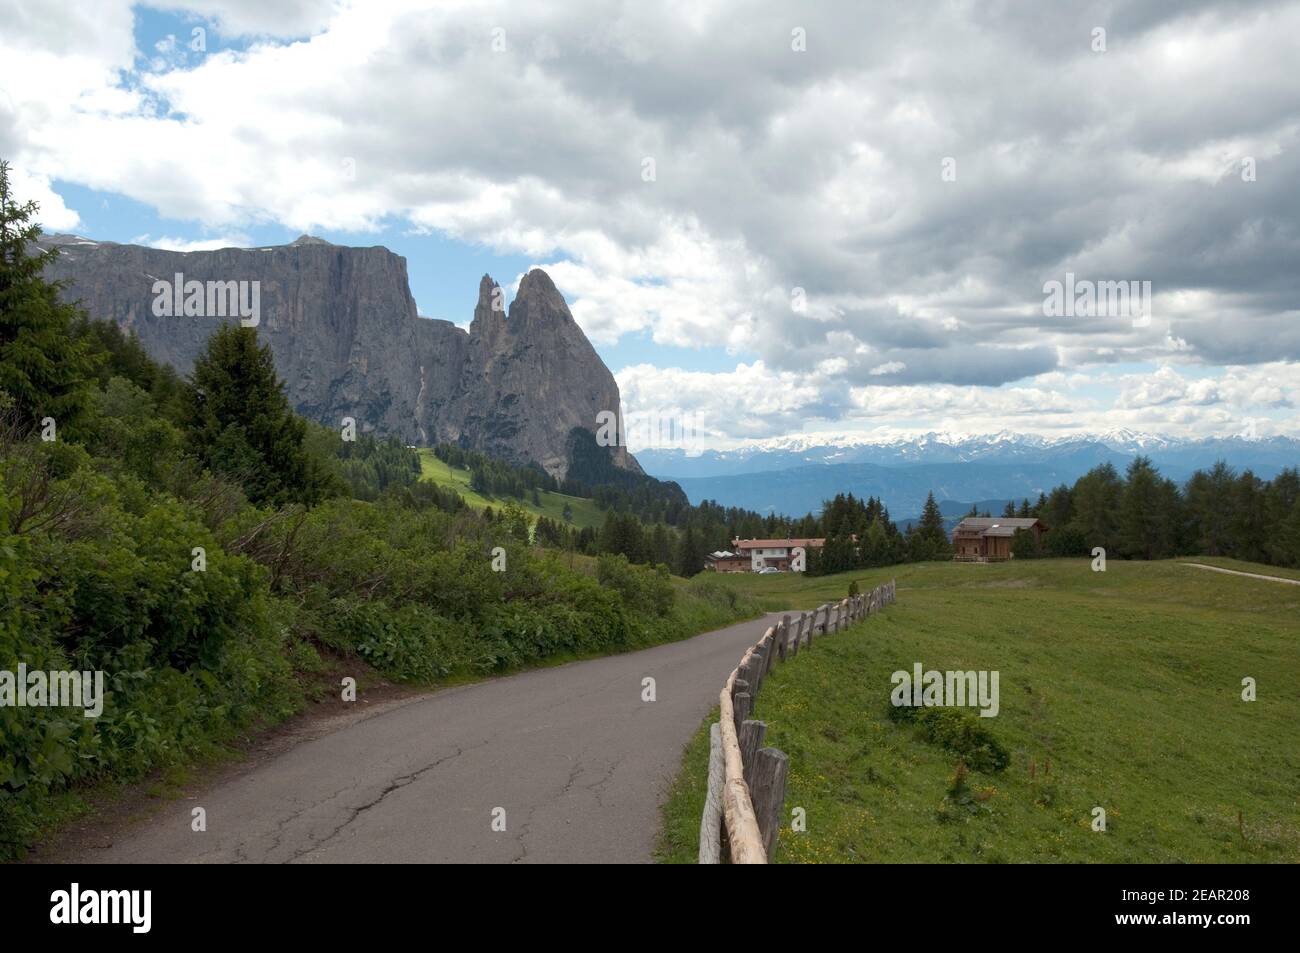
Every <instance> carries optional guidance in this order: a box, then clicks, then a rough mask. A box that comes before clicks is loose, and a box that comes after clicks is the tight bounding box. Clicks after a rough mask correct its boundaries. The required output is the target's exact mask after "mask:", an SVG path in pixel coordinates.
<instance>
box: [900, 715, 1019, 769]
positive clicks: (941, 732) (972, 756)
mask: <svg viewBox="0 0 1300 953" xmlns="http://www.w3.org/2000/svg"><path fill="white" fill-rule="evenodd" d="M888 712H889V719H890V720H891V721H894V722H898V723H900V724H915V725H916V726H917V728H918V729H919V730H920V733H921V736H922V737H923V738H924V739H925V740H926V741H928V742H930V743H931V744H936V745H939V746H941V747H943V748H946V749H947V750H949V751H951V752H953V753H954V754H956V755H958V756H960V757H961V759H962V760H963V761H964V762H965V763H966V765H968V766H969V767H971V768H973V769H974V770H976V771H1001V770H1003V769H1004V768H1006V766H1007V765H1009V764H1010V763H1011V755H1010V753H1009V752H1008V751H1007V749H1006V748H1005V747H1003V745H1002V743H1001V742H1000V741H998V739H997V738H996V737H995V736H994V735H993V732H992V731H990V730H989V729H988V728H987V727H985V725H984V724H983V722H982V721H981V719H980V718H979V716H978V715H976V714H975V713H974V712H972V711H970V710H969V709H967V708H947V707H938V706H936V707H924V706H921V707H918V706H915V705H894V704H892V703H891V704H890V705H889V708H888Z"/></svg>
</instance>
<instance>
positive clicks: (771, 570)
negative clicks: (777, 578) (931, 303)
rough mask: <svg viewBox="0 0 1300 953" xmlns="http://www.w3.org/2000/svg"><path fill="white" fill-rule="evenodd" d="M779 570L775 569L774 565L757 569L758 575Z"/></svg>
mask: <svg viewBox="0 0 1300 953" xmlns="http://www.w3.org/2000/svg"><path fill="white" fill-rule="evenodd" d="M780 571H781V570H779V569H777V568H776V567H775V566H764V567H763V568H762V569H760V570H759V571H758V574H759V575H760V576H766V575H767V574H768V573H773V572H780Z"/></svg>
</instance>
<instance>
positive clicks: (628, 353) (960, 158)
mask: <svg viewBox="0 0 1300 953" xmlns="http://www.w3.org/2000/svg"><path fill="white" fill-rule="evenodd" d="M1297 62H1300V2H1290V3H1269V2H1249V0H1233V2H1218V3H1215V2H1198V0H1184V2H1172V0H1170V2H1164V0H1148V2H1141V3H1125V2H1086V0H1085V2H1080V3H1071V4H1068V5H1067V4H1044V3H1042V2H1012V0H1003V2H983V3H976V2H950V3H943V2H926V3H919V2H918V3H904V2H888V3H869V4H867V3H861V2H856V3H855V2H843V3H834V2H824V3H810V4H792V3H791V4H777V3H752V2H751V3H739V2H734V3H732V2H718V3H711V2H705V0H684V2H668V3H660V4H646V3H636V2H626V3H620V2H609V3H599V4H597V3H585V2H579V0H574V2H568V3H565V4H525V3H520V2H515V3H499V2H497V3H480V2H456V0H448V2H441V3H437V4H430V3H409V2H389V0H377V2H376V0H372V2H368V3H360V4H355V5H354V4H352V3H349V2H340V0H283V2H275V0H177V2H159V3H156V4H150V5H143V4H133V3H130V2H127V0H98V2H96V3H84V2H75V0H0V157H3V158H6V159H8V160H9V161H10V162H11V163H12V164H13V167H14V172H13V177H14V186H15V189H16V191H17V193H18V195H19V197H20V198H24V199H26V198H31V199H35V200H36V201H38V202H39V203H40V205H41V216H40V217H41V219H42V223H43V225H44V226H45V227H46V228H47V229H48V230H50V231H59V232H75V233H77V234H81V235H84V236H86V237H89V238H94V239H98V240H111V241H119V242H135V243H139V244H145V245H153V246H158V247H166V248H175V249H181V250H188V249H197V248H211V247H221V246H227V245H238V246H253V245H267V244H272V243H283V242H288V241H292V240H293V239H294V238H296V237H298V236H299V235H300V234H304V233H307V234H311V235H315V236H319V237H322V238H325V239H327V240H329V241H333V242H337V243H340V244H348V245H384V246H386V247H388V248H390V249H392V250H393V251H395V252H397V253H399V254H401V255H404V256H406V258H407V262H408V270H409V273H410V276H411V286H412V287H411V290H412V294H413V295H414V297H415V299H416V302H417V305H418V307H419V310H420V313H421V314H423V315H425V316H429V317H437V318H445V319H447V320H451V321H454V322H456V323H458V324H462V325H467V324H468V321H469V319H470V317H471V315H472V311H473V307H474V303H475V300H476V297H477V290H478V279H479V277H480V276H481V275H483V274H484V273H489V274H491V275H492V276H493V277H494V278H496V279H497V280H498V281H500V282H501V283H502V284H503V285H505V286H507V287H512V286H514V285H517V282H518V280H519V278H520V277H522V275H523V274H524V273H525V272H526V271H527V270H528V269H529V268H532V267H541V268H544V269H545V270H546V271H547V272H548V273H549V274H550V275H551V277H552V279H553V280H554V281H555V283H556V285H557V287H558V288H559V289H560V291H561V292H562V293H563V294H564V296H565V298H566V300H567V301H568V302H569V305H570V307H571V309H572V311H573V314H574V317H575V319H576V320H577V321H578V323H579V324H580V325H581V326H582V328H583V330H584V331H585V332H586V333H587V335H588V337H589V338H591V340H592V343H593V344H594V345H595V347H596V349H597V351H598V353H599V354H600V355H601V357H602V358H603V359H604V361H605V362H606V364H607V365H608V366H609V367H610V369H611V370H612V371H613V372H614V373H615V376H616V377H617V379H618V382H619V386H620V389H621V391H622V395H623V401H624V404H625V407H626V409H627V411H628V412H629V414H631V415H632V416H634V417H635V416H636V415H644V416H649V417H653V418H657V419H672V418H677V419H681V420H683V421H686V422H689V426H690V427H691V428H692V431H693V433H694V435H695V440H694V443H695V445H696V446H716V447H727V446H733V445H736V444H738V443H742V442H747V441H755V440H764V439H771V438H781V437H789V436H791V435H797V434H807V433H825V434H828V435H829V434H833V435H836V436H837V437H841V438H842V437H843V436H845V435H854V434H860V435H862V436H863V437H864V438H866V439H873V438H884V437H892V436H900V435H906V434H908V433H923V432H926V431H944V432H948V433H953V434H980V433H992V432H998V431H1008V430H1009V431H1013V432H1021V433H1031V434H1038V435H1043V436H1048V437H1052V436H1065V435H1071V434H1079V433H1097V432H1105V431H1110V430H1115V429H1119V428H1128V429H1131V430H1136V431H1141V432H1149V433H1158V434H1166V435H1172V436H1183V437H1201V436H1224V435H1232V434H1253V435H1258V436H1261V437H1265V436H1271V435H1274V434H1286V435H1292V436H1297V435H1300V411H1298V410H1297V404H1298V403H1300V187H1297V183H1298V182H1300V175H1298V173H1300V159H1298V157H1300V149H1298V147H1300V141H1298V137H1300V83H1297V82H1296V80H1295V71H1296V63H1297ZM1120 282H1122V283H1123V285H1122V288H1123V289H1124V290H1126V291H1127V290H1131V291H1132V292H1133V293H1132V296H1131V297H1129V298H1128V299H1127V300H1121V299H1119V298H1118V297H1117V295H1118V291H1116V289H1117V288H1119V287H1121V286H1120V285H1118V284H1116V283H1120ZM1053 283H1056V284H1053ZM1130 283H1131V284H1130ZM1058 285H1059V288H1060V289H1065V288H1069V289H1070V291H1069V292H1063V293H1062V294H1056V293H1054V289H1056V288H1057V286H1058ZM1107 289H1108V291H1107ZM1093 291H1098V295H1097V298H1095V299H1094V297H1093V296H1092V292H1093ZM1065 297H1068V298H1069V301H1068V303H1067V304H1066V305H1065V306H1062V302H1063V301H1064V299H1065ZM1098 299H1099V300H1098ZM1099 301H1100V303H1099ZM1107 302H1109V303H1107ZM633 433H634V434H635V430H634V431H633ZM633 449H634V450H635V449H637V448H636V447H633Z"/></svg>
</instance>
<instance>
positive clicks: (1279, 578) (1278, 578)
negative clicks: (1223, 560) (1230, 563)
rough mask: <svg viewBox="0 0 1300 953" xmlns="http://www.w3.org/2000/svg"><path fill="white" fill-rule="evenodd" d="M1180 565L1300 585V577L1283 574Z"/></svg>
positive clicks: (1202, 564) (1289, 584) (1192, 564)
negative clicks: (1292, 577)
mask: <svg viewBox="0 0 1300 953" xmlns="http://www.w3.org/2000/svg"><path fill="white" fill-rule="evenodd" d="M1182 565H1184V566H1195V567H1196V568H1197V569H1208V570H1210V572H1226V573H1227V574H1228V575H1230V576H1249V577H1250V578H1251V579H1267V580H1268V581H1269V582H1284V583H1286V584H1287V585H1288V586H1300V579H1287V578H1285V577H1284V576H1265V575H1263V574H1261V573H1257V572H1242V571H1241V570H1239V569H1222V568H1220V567H1219V566H1207V565H1205V563H1183V564H1182Z"/></svg>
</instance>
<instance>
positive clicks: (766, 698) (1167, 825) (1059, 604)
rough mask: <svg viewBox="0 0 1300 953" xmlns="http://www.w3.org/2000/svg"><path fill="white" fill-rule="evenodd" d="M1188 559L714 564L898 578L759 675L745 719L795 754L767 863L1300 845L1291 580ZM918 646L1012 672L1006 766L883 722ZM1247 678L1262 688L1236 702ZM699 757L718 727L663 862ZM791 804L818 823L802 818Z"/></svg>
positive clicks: (785, 589) (776, 579) (930, 653)
mask: <svg viewBox="0 0 1300 953" xmlns="http://www.w3.org/2000/svg"><path fill="white" fill-rule="evenodd" d="M1196 561H1197V562H1205V563H1211V564H1214V565H1220V566H1223V567H1224V568H1232V569H1238V570H1242V571H1246V572H1258V573H1262V574H1271V575H1283V576H1288V577H1294V576H1295V575H1297V574H1295V573H1287V572H1279V571H1277V570H1274V569H1273V568H1272V567H1267V566H1258V565H1254V564H1250V563H1241V562H1237V561H1233V560H1220V559H1197V560H1196ZM1181 562H1182V561H1179V560H1169V561H1162V562H1125V561H1116V560H1111V561H1110V562H1109V563H1108V565H1107V569H1106V571H1105V572H1093V571H1091V568H1090V564H1089V561H1088V560H1050V559H1049V560H1036V561H1019V562H1010V563H1002V564H994V565H979V564H956V563H919V564H913V565H906V566H898V567H891V568H888V569H884V570H875V571H866V572H859V573H848V574H843V575H840V576H831V577H824V578H819V579H818V578H814V579H805V578H802V577H799V576H795V575H789V574H782V575H770V576H754V575H748V574H746V575H736V576H722V577H720V579H721V580H723V584H725V585H728V586H731V587H734V588H735V589H737V590H740V591H743V592H747V593H750V594H753V595H754V596H756V597H757V598H758V600H759V602H760V604H762V606H763V607H764V608H766V609H782V608H789V609H806V608H811V607H813V606H815V605H817V604H819V603H820V602H822V601H825V600H828V599H831V598H838V597H840V596H842V595H844V594H845V593H846V592H847V589H848V585H849V582H850V581H851V580H856V581H857V582H858V584H859V586H860V587H861V588H862V589H864V590H866V589H869V588H871V587H873V586H875V585H877V584H878V583H879V582H881V581H884V580H886V579H889V578H896V579H897V580H898V601H897V603H896V604H894V605H892V606H889V607H888V608H887V609H886V610H885V611H884V612H883V613H881V614H880V615H877V616H872V617H871V618H869V619H867V620H866V621H864V622H863V623H860V624H858V625H855V626H853V627H852V628H850V629H848V630H846V631H844V632H841V633H838V634H836V635H832V636H828V637H826V638H825V639H824V640H819V641H818V642H816V643H815V644H814V646H813V647H812V649H811V650H810V651H804V652H800V653H799V655H798V656H797V657H796V658H794V659H793V660H792V661H789V662H786V663H785V664H784V665H778V666H777V667H776V669H775V670H774V671H773V673H772V675H771V676H770V677H769V678H768V680H767V681H765V682H764V685H763V689H762V693H761V694H760V696H759V698H758V701H757V705H756V711H755V714H754V715H753V716H752V717H754V718H757V719H760V720H762V721H764V722H765V723H766V724H767V741H766V743H767V744H769V745H771V746H773V747H776V748H779V749H781V750H782V751H784V752H785V753H786V754H787V755H788V756H789V758H790V776H789V781H788V785H787V789H786V801H785V817H786V823H785V824H784V825H783V829H782V831H781V834H780V838H779V842H778V845H777V849H776V851H775V856H774V858H773V860H774V861H775V862H777V863H816V862H827V863H844V862H867V863H874V862H890V863H900V862H943V863H947V862H984V863H1025V862H1031V863H1205V862H1228V863H1237V862H1289V863H1295V862H1297V861H1300V692H1298V691H1297V690H1296V686H1297V685H1298V684H1300V586H1290V585H1284V584H1281V583H1275V582H1267V581H1263V580H1255V579H1248V578H1243V577H1238V576H1229V575H1224V574H1221V573H1214V572H1208V571H1206V570H1203V569H1196V568H1193V567H1190V566H1186V565H1182V564H1181ZM917 662H919V663H921V664H922V665H923V666H924V668H925V669H927V670H929V669H937V670H939V671H947V670H975V671H979V670H988V671H997V672H999V673H1000V682H999V688H1000V693H999V694H1000V711H999V713H998V715H997V716H996V717H993V718H976V717H974V712H975V711H976V710H977V709H972V712H971V716H970V717H971V719H972V721H973V722H975V723H978V727H979V728H982V729H986V730H988V731H989V732H991V733H992V735H993V737H994V738H995V739H996V740H997V742H998V743H1000V744H1001V745H1002V746H1003V747H1004V748H1005V749H1006V750H1007V751H1009V753H1010V755H1011V761H1010V764H1009V766H1008V767H1006V768H1005V769H1004V770H1001V771H995V772H990V773H982V772H978V771H969V773H965V771H964V767H965V766H964V765H963V766H962V768H961V769H959V764H958V762H959V756H958V755H957V754H956V753H954V751H953V750H951V749H949V748H946V747H944V746H942V745H940V744H938V743H935V742H933V741H931V740H928V738H927V737H926V736H925V735H924V734H923V732H922V731H921V729H920V728H919V727H918V726H917V725H916V724H913V723H900V722H896V721H894V720H891V719H890V717H889V708H890V705H889V693H890V690H891V688H892V682H891V678H890V676H891V674H892V673H893V672H895V671H899V670H905V671H909V672H910V671H911V670H912V667H913V665H914V664H915V663H917ZM1248 677H1249V678H1252V679H1254V680H1255V683H1256V686H1257V687H1256V691H1257V700H1255V701H1244V700H1243V698H1242V692H1243V687H1242V681H1243V679H1245V678H1248ZM713 717H714V718H716V712H715V713H714V716H713ZM707 759H708V734H707V723H706V724H705V725H704V726H702V727H701V730H700V732H698V733H697V734H696V736H695V738H694V739H693V740H692V742H691V743H690V745H689V746H688V748H687V750H686V752H685V756H684V761H683V766H682V770H681V774H680V775H679V777H678V778H677V780H676V782H675V783H674V785H673V787H672V791H671V796H670V799H669V801H668V803H667V805H666V806H665V809H664V829H663V833H662V837H661V847H660V854H661V858H662V859H663V860H666V861H677V862H693V861H694V859H695V852H696V849H697V846H698V843H697V839H698V830H699V818H700V811H701V809H702V807H703V803H704V789H705V770H706V765H707ZM959 773H965V777H963V778H961V779H957V777H956V776H957V775H958V774H959ZM795 808H803V810H804V812H805V814H806V830H805V831H795V830H793V829H792V823H791V822H792V818H793V816H794V815H793V812H794V809H795ZM1096 808H1102V809H1104V811H1105V822H1106V823H1105V830H1104V831H1097V830H1094V810H1095V809H1096Z"/></svg>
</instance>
